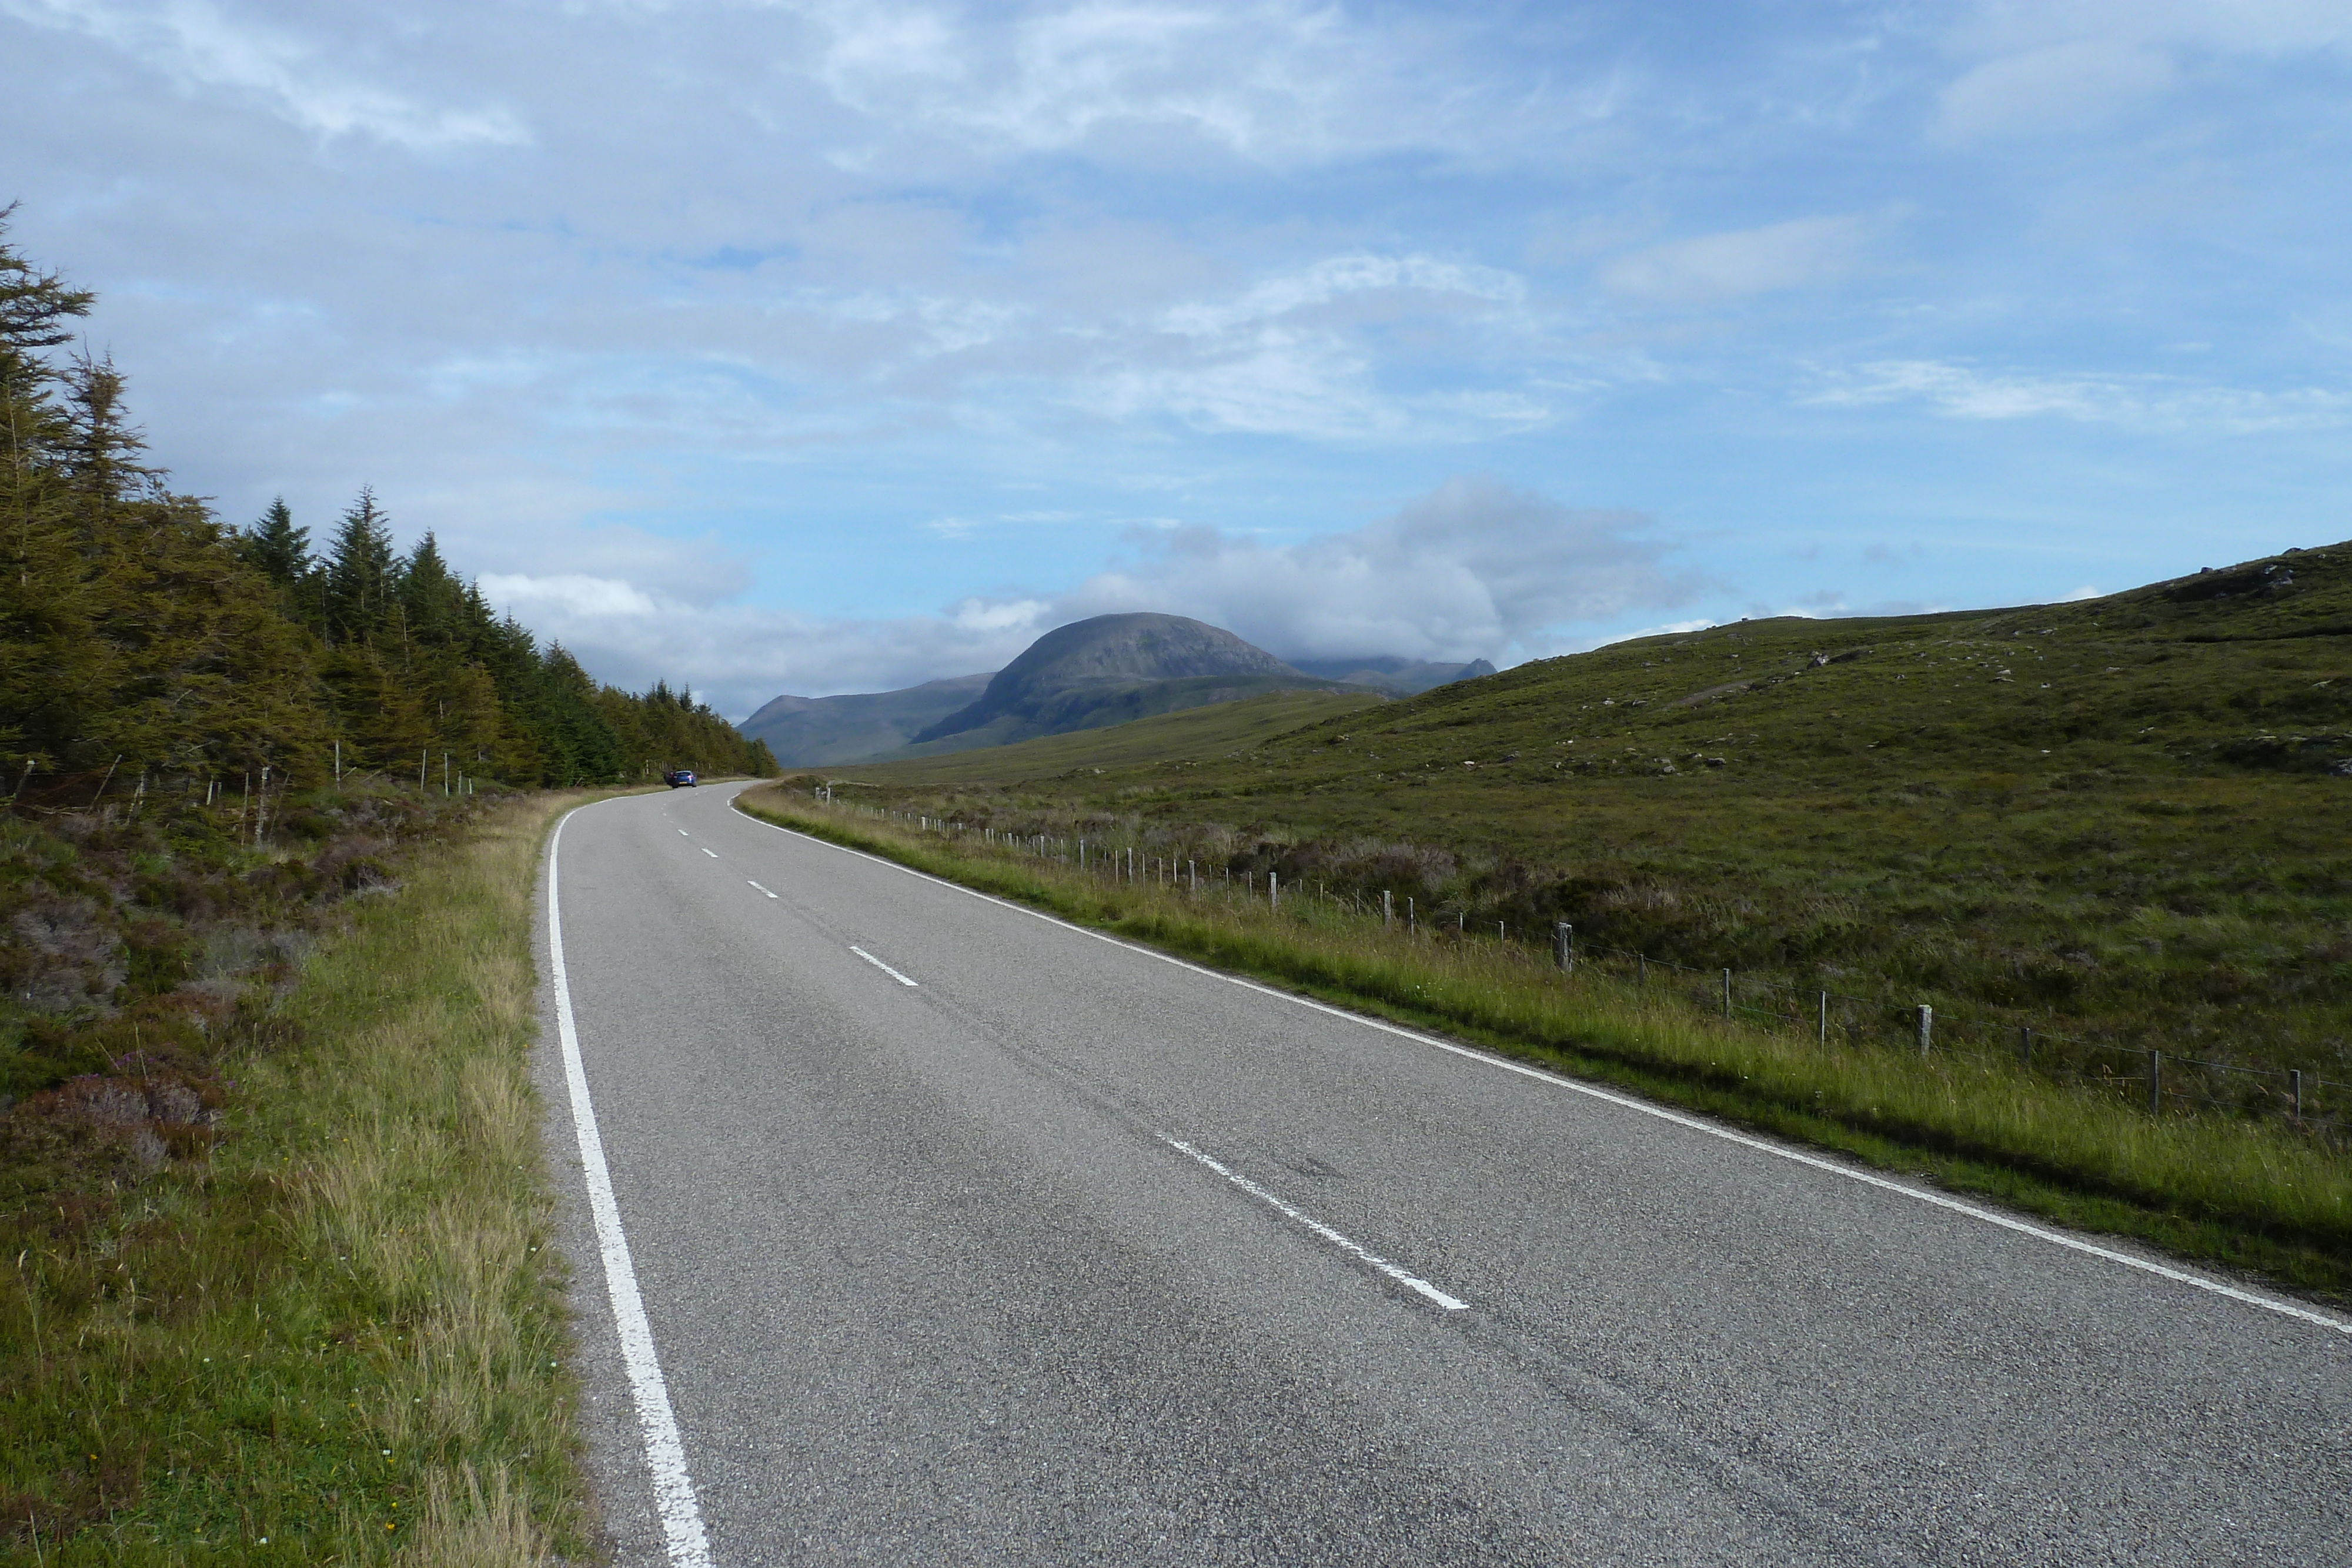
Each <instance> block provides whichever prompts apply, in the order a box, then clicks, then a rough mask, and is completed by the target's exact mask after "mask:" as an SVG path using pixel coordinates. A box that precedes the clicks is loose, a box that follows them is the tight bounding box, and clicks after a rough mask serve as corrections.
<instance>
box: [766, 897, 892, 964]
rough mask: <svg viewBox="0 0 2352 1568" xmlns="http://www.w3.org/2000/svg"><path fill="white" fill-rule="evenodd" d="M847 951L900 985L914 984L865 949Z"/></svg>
mask: <svg viewBox="0 0 2352 1568" xmlns="http://www.w3.org/2000/svg"><path fill="white" fill-rule="evenodd" d="M768 896H769V897H770V898H773V897H775V896H776V895H775V894H768ZM849 950H850V951H851V952H853V953H855V954H856V955H857V956H859V957H861V958H863V959H865V960H866V962H867V963H869V964H871V965H873V966H874V967H876V968H877V969H879V970H881V971H882V972H883V973H884V974H886V975H887V976H889V977H891V978H892V979H894V980H896V981H898V983H899V984H900V985H902V986H911V985H913V984H914V983H915V982H914V981H912V980H910V979H908V978H907V977H906V976H904V975H902V974H900V973H898V970H896V969H894V968H892V967H890V966H889V965H887V964H886V963H884V962H883V961H882V960H881V959H879V958H877V957H876V956H874V955H873V954H871V953H868V952H867V951H866V949H865V948H863V947H858V946H852V947H851V948H850V949H849Z"/></svg>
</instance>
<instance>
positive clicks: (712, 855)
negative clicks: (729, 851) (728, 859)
mask: <svg viewBox="0 0 2352 1568" xmlns="http://www.w3.org/2000/svg"><path fill="white" fill-rule="evenodd" d="M695 848H697V849H702V846H701V845H699V844H697V845H696V846H695ZM702 852H703V853H704V854H707V855H709V856H710V858H711V859H712V860H717V859H718V858H719V855H718V853H717V852H715V851H712V850H703V851H702Z"/></svg>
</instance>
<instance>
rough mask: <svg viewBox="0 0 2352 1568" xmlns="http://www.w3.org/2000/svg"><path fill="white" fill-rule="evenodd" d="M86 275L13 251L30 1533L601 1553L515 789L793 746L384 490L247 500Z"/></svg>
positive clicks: (22, 1327) (5, 1521)
mask: <svg viewBox="0 0 2352 1568" xmlns="http://www.w3.org/2000/svg"><path fill="white" fill-rule="evenodd" d="M0 218H5V212H0ZM89 302H90V300H89V295H88V294H87V293H84V292H82V291H79V290H76V289H73V288H71V287H68V285H67V284H65V283H64V282H62V281H61V280H60V279H58V277H56V276H54V275H52V274H47V273H44V272H42V271H40V270H39V269H37V268H36V267H33V266H32V265H31V264H30V263H28V262H26V260H25V259H24V258H23V257H22V256H18V255H17V254H16V253H15V252H14V251H13V250H11V249H9V248H8V247H7V246H5V245H0V983H5V990H0V1262H5V1270H6V1278H5V1281H0V1560H5V1561H6V1562H9V1563H17V1562H22V1563H43V1564H47V1563H97V1562H105V1563H125V1562H131V1563H143V1562H155V1563H209V1562H246V1561H269V1562H283V1561H289V1560H290V1561H330V1560H332V1561H341V1562H346V1563H349V1562H356V1561H365V1560H383V1559H386V1558H388V1557H390V1556H391V1555H393V1554H394V1552H415V1554H416V1555H417V1556H418V1558H419V1559H420V1560H423V1561H431V1562H453V1563H456V1562H474V1561H492V1560H495V1561H499V1562H530V1561H533V1560H536V1559H538V1558H541V1557H544V1556H546V1555H547V1554H548V1553H549V1552H551V1551H555V1550H565V1551H571V1550H573V1549H574V1548H575V1547H576V1546H577V1544H578V1543H579V1542H581V1540H582V1533H581V1531H582V1526H581V1524H580V1518H581V1514H580V1506H581V1505H580V1503H579V1499H578V1488H577V1481H576V1477H575V1475H574V1472H573V1469H572V1452H571V1447H570V1438H569V1436H568V1433H569V1416H568V1414H567V1412H568V1406H567V1405H566V1403H565V1401H566V1399H567V1397H568V1396H567V1395H566V1393H565V1390H564V1385H563V1381H562V1379H563V1374H562V1367H561V1366H560V1365H558V1364H557V1363H559V1362H560V1361H561V1359H562V1355H561V1350H560V1345H561V1343H562V1328H561V1323H560V1322H559V1321H558V1318H557V1314H556V1307H557V1300H558V1298H557V1296H556V1294H555V1281H553V1280H552V1279H551V1277H550V1274H551V1269H552V1267H553V1265H552V1260H550V1259H549V1258H547V1257H546V1256H545V1255H544V1254H542V1253H541V1252H540V1251H538V1250H537V1249H538V1248H539V1247H540V1246H541V1245H542V1243H541V1239H540V1230H541V1225H542V1222H543V1218H544V1207H545V1203H546V1195H545V1193H544V1191H543V1189H542V1181H543V1176H542V1173H541V1165H540V1159H539V1151H538V1146H537V1144H536V1123H535V1117H534V1112H533V1101H532V1096H531V1092H530V1084H529V1081H528V1079H527V1078H526V1076H525V1074H524V1061H525V1054H526V1052H527V1051H528V1049H529V1047H530V1040H531V1028H530V1007H531V994H532V986H533V974H532V967H531V962H530V949H529V935H528V934H529V931H530V918H529V907H528V899H529V891H530V873H531V866H532V857H533V855H534V853H535V852H536V848H537V844H538V841H539V836H540V831H541V827H542V826H543V824H544V821H545V820H546V818H547V815H548V813H549V812H550V811H551V810H553V809H554V807H555V804H556V803H557V802H556V801H555V800H553V799H551V798H550V797H547V796H543V795H536V794H533V795H516V794H514V793H512V792H511V789H510V787H512V786H520V785H536V784H539V783H542V782H548V783H560V782H570V781H577V780H594V781H597V782H613V781H617V780H619V779H624V778H629V777H634V776H635V775H637V774H639V773H641V772H646V771H650V770H652V769H655V768H659V767H668V766H677V765H680V764H684V765H687V766H692V767H697V768H702V769H705V770H709V771H712V772H720V771H727V770H730V769H733V770H741V769H742V768H747V767H748V768H762V767H765V766H767V758H766V753H765V752H764V750H762V749H761V748H759V747H754V746H751V745H750V744H748V743H746V742H744V741H743V740H742V738H741V737H740V736H737V735H736V734H735V733H734V732H733V731H732V730H731V729H730V728H729V727H728V726H727V725H726V724H725V723H724V722H723V721H722V720H720V719H719V717H718V716H716V715H715V714H712V713H711V712H710V711H709V708H708V707H707V706H703V705H701V704H699V703H697V702H695V701H694V700H693V699H692V697H691V696H690V695H688V694H686V693H683V692H677V693H673V692H672V691H670V690H669V689H668V688H667V686H662V685H656V687H655V689H654V690H652V691H651V692H648V693H646V694H643V695H637V694H631V693H627V692H620V691H614V690H613V689H611V688H598V687H597V686H596V685H594V684H593V683H592V682H590V681H589V680H588V678H587V676H586V675H585V674H583V673H582V672H581V670H580V668H579V666H578V664H576V663H574V662H573V661H572V660H571V658H570V657H569V655H567V654H565V653H563V652H562V649H560V648H558V647H554V646H552V645H551V646H549V647H547V648H544V649H542V648H541V647H540V646H539V645H538V644H537V643H536V642H535V641H534V640H533V639H532V637H531V636H530V633H529V632H526V631H524V630H523V629H522V628H521V627H520V626H518V625H516V624H515V623H514V622H512V621H510V620H504V619H500V618H498V617H495V616H493V615H491V613H490V612H489V611H488V607H487V605H486V604H485V603H484V601H483V600H482V598H481V595H480V594H479V593H478V591H476V590H475V588H474V587H473V585H472V584H470V583H467V582H466V581H464V580H462V579H460V578H458V577H457V576H456V575H455V574H454V573H452V572H451V571H450V570H449V569H448V568H447V566H446V563H444V562H443V560H442V559H441V557H440V555H439V553H438V551H437V549H436V547H435V546H434V544H433V541H432V540H431V539H430V538H426V539H425V540H422V541H420V542H419V544H418V545H417V546H416V548H415V549H413V550H411V551H409V552H408V553H406V554H405V555H402V554H398V553H396V552H395V551H394V549H393V548H392V544H391V538H390V535H389V533H388V531H387V529H386V527H385V524H384V519H383V514H382V512H381V511H380V509H379V508H378V507H376V505H375V502H374V500H373V497H372V496H371V495H369V494H368V493H367V492H364V491H362V494H361V497H360V499H359V501H358V502H357V503H355V504H354V506H353V507H352V508H351V510H350V511H349V512H348V513H346V515H345V516H344V517H343V518H342V520H341V524H340V526H339V527H338V528H337V530H336V532H335V536H334V538H333V540H332V542H331V545H330V546H329V548H328V549H326V550H325V551H324V552H323V554H322V555H321V556H320V557H316V558H314V557H313V556H312V554H311V553H310V548H309V542H308V535H307V533H306V531H305V530H303V529H302V528H298V527H296V526H295V525H294V522H293V520H292V518H291V517H290V516H289V514H288V513H287V512H286V510H285V509H284V508H283V507H272V508H271V509H270V511H269V513H268V514H267V515H266V516H265V517H263V518H261V519H260V520H259V521H258V522H257V524H256V525H255V526H254V527H253V528H250V529H246V530H238V529H235V528H227V527H225V526H224V525H223V524H222V523H221V522H220V521H219V520H218V519H216V518H215V517H213V516H212V514H211V512H210V511H209V509H208V508H207V507H206V506H205V504H204V503H203V502H202V501H201V500H199V499H197V498H195V497H188V496H184V495H180V494H177V493H175V492H174V491H173V490H172V489H171V487H170V483H169V476H166V475H165V474H163V473H162V472H161V471H160V470H157V469H155V468H153V467H152V466H150V465H146V464H145V463H144V462H143V460H142V451H141V443H140V439H139V436H138V434H137V432H136V430H135V429H134V428H133V427H132V426H131V423H129V419H128V414H127V412H126V409H125V402H124V388H123V382H122V378H121V375H120V374H118V373H117V372H116V371H115V369H114V367H113V366H112V365H111V364H110V363H109V362H107V361H93V360H91V359H89V357H87V356H79V357H72V358H67V359H58V358H54V357H52V356H53V355H54V354H56V353H57V351H58V350H61V349H63V347H64V346H65V345H66V344H67V343H68V341H69V340H70V336H71V328H72V321H73V319H74V318H76V317H78V316H79V315H81V314H83V313H84V312H86V311H87V309H88V308H89ZM265 1537H266V1538H267V1541H268V1544H267V1545H266V1546H265V1545H264V1544H263V1541H264V1538H265Z"/></svg>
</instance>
